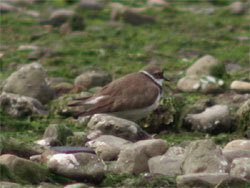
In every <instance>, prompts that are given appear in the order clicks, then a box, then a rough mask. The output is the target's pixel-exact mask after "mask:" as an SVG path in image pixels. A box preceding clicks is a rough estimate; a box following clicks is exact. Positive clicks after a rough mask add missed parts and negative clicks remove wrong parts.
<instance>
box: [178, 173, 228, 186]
mask: <svg viewBox="0 0 250 188" xmlns="http://www.w3.org/2000/svg"><path fill="white" fill-rule="evenodd" d="M229 179H230V176H229V174H228V173H198V174H197V173H195V174H185V175H181V176H178V177H177V178H176V183H177V185H178V187H185V186H188V187H203V188H212V187H216V186H217V185H218V184H219V185H221V183H222V182H223V181H228V180H229Z"/></svg>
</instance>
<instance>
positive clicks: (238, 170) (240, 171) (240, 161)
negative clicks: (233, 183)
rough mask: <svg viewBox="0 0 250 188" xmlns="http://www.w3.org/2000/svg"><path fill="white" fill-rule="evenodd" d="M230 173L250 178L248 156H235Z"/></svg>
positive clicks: (238, 176) (237, 176) (242, 177)
mask: <svg viewBox="0 0 250 188" xmlns="http://www.w3.org/2000/svg"><path fill="white" fill-rule="evenodd" d="M230 175H231V176H232V177H236V178H240V179H245V180H250V158H236V159H234V160H233V161H232V164H231V170H230Z"/></svg>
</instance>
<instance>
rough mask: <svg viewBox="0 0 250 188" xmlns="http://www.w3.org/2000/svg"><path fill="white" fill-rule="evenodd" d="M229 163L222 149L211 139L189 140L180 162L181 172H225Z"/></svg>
mask: <svg viewBox="0 0 250 188" xmlns="http://www.w3.org/2000/svg"><path fill="white" fill-rule="evenodd" d="M228 171H229V164H228V162H227V160H226V158H225V157H224V156H223V155H222V151H221V149H220V148H218V147H217V146H216V145H215V144H214V143H213V142H212V141H211V140H198V141H193V142H191V143H190V144H189V145H188V146H187V148H186V152H185V159H184V161H183V164H182V172H183V174H190V173H227V172H228Z"/></svg>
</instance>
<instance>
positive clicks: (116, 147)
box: [86, 135, 131, 161]
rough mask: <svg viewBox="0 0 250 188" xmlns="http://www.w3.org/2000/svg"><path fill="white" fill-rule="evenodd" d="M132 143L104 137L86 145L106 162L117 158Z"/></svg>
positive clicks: (112, 137) (121, 139)
mask: <svg viewBox="0 0 250 188" xmlns="http://www.w3.org/2000/svg"><path fill="white" fill-rule="evenodd" d="M130 143H131V142H130V141H128V140H125V139H123V138H119V137H116V136H112V135H103V136H100V137H98V138H96V139H94V140H91V141H89V142H87V143H86V146H87V147H90V148H92V149H94V150H95V152H96V154H97V155H98V156H99V157H100V158H101V159H103V160H104V161H110V160H114V159H116V158H117V156H118V155H119V153H120V151H121V149H122V148H124V147H125V146H126V145H127V144H130Z"/></svg>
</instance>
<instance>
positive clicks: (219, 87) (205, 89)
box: [177, 75, 224, 93]
mask: <svg viewBox="0 0 250 188" xmlns="http://www.w3.org/2000/svg"><path fill="white" fill-rule="evenodd" d="M223 86H224V81H223V80H221V79H218V78H215V77H213V76H207V75H203V76H197V75H187V76H185V77H183V78H181V79H180V80H179V81H178V83H177V87H178V88H179V89H180V90H181V91H184V92H201V93H218V92H222V91H223V90H224V89H223Z"/></svg>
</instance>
